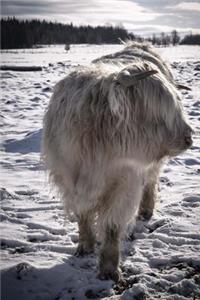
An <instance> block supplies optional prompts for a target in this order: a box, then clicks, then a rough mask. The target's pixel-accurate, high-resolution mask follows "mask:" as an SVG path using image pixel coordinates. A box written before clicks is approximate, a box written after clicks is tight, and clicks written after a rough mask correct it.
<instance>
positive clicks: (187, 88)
mask: <svg viewBox="0 0 200 300" xmlns="http://www.w3.org/2000/svg"><path fill="white" fill-rule="evenodd" d="M176 87H177V89H179V90H186V91H191V88H189V87H188V86H186V85H182V84H178V83H177V84H176Z"/></svg>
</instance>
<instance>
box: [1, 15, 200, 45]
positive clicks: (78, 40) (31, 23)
mask: <svg viewBox="0 0 200 300" xmlns="http://www.w3.org/2000/svg"><path fill="white" fill-rule="evenodd" d="M127 39H129V40H137V41H144V40H146V41H149V42H150V43H152V44H153V45H160V46H169V45H173V46H175V45H177V44H182V45H200V35H199V34H195V35H192V34H190V35H186V36H185V37H184V38H183V39H181V37H180V35H179V33H178V32H177V31H176V30H173V31H172V32H171V33H164V32H162V33H161V34H157V35H155V34H153V36H152V37H149V38H145V39H144V38H142V37H140V36H137V35H134V34H133V33H128V31H127V30H126V29H124V28H121V27H119V26H118V27H113V26H97V27H92V26H89V25H88V26H79V27H78V26H74V25H73V24H72V23H71V24H61V23H53V22H47V21H45V20H43V21H40V20H18V19H16V18H6V19H1V49H17V48H31V47H33V46H34V45H38V46H39V45H51V44H65V45H70V44H117V43H120V40H123V41H126V40H127ZM66 50H67V49H66Z"/></svg>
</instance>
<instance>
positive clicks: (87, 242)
mask: <svg viewBox="0 0 200 300" xmlns="http://www.w3.org/2000/svg"><path fill="white" fill-rule="evenodd" d="M93 221H94V215H93V214H92V213H89V212H88V213H84V214H81V215H79V216H78V228H79V241H78V247H77V249H76V252H75V255H76V256H83V255H85V254H89V253H92V252H94V246H95V235H94V231H93Z"/></svg>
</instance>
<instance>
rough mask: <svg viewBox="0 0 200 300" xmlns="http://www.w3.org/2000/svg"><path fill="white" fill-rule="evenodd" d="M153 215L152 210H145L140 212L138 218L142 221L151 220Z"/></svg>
mask: <svg viewBox="0 0 200 300" xmlns="http://www.w3.org/2000/svg"><path fill="white" fill-rule="evenodd" d="M152 215H153V212H152V211H148V210H146V211H143V212H140V213H139V215H138V217H137V218H138V220H141V221H149V220H150V219H151V217H152Z"/></svg>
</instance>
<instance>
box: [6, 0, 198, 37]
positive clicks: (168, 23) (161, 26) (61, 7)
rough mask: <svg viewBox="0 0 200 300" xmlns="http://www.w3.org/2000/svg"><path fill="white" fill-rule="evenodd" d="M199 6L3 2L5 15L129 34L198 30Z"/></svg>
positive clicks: (89, 0)
mask: <svg viewBox="0 0 200 300" xmlns="http://www.w3.org/2000/svg"><path fill="white" fill-rule="evenodd" d="M199 6H200V4H199V3H197V2H194V0H191V1H187V2H186V1H181V0H168V1H166V0H151V1H150V0H79V1H74V0H58V1H56V0H43V1H41V0H35V1H25V0H2V15H3V16H16V17H19V18H38V19H47V20H51V21H57V22H63V23H70V22H72V23H74V24H75V25H80V24H81V25H83V24H91V25H105V24H111V25H119V24H122V25H124V26H125V28H127V29H129V30H135V29H139V30H141V29H142V28H144V31H145V32H147V31H148V30H147V28H151V29H152V30H153V28H154V29H155V31H168V30H169V29H170V30H172V29H174V28H178V29H180V30H186V28H187V29H188V28H191V29H196V30H197V29H199V31H200V21H199Z"/></svg>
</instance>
